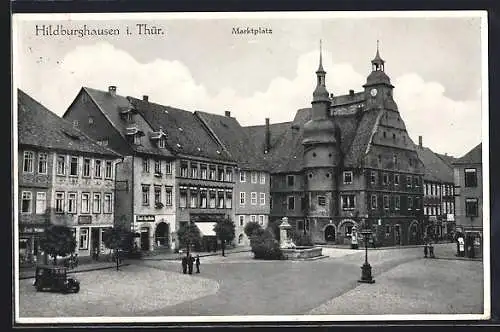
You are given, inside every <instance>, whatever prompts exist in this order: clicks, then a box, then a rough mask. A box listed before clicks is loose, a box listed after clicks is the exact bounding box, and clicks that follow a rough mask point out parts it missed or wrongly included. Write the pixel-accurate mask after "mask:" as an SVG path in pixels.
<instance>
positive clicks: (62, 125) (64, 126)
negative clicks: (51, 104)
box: [18, 89, 121, 157]
mask: <svg viewBox="0 0 500 332" xmlns="http://www.w3.org/2000/svg"><path fill="white" fill-rule="evenodd" d="M19 92H21V98H27V99H28V100H29V102H32V103H34V104H35V106H37V110H29V108H28V112H32V114H35V113H34V112H37V111H39V112H43V115H45V116H49V117H52V119H57V121H58V122H59V128H58V129H59V130H60V131H61V132H62V133H64V134H65V135H70V134H71V131H73V132H75V133H76V134H78V135H79V137H78V139H80V136H81V137H84V138H85V139H86V140H87V141H88V142H87V143H90V144H91V145H93V146H95V147H98V148H99V149H102V150H103V151H105V152H108V154H109V155H114V156H115V157H121V154H119V153H118V152H116V151H114V150H112V149H110V148H107V147H105V146H102V145H100V144H97V142H96V141H95V140H93V139H92V138H90V137H89V136H88V135H86V134H85V133H84V132H83V131H81V130H79V129H78V128H75V127H74V126H73V124H72V123H71V122H70V121H68V120H67V119H64V118H62V117H60V116H58V115H57V114H56V113H54V112H52V111H51V110H50V109H48V108H47V107H46V106H44V105H43V104H42V103H40V102H39V101H38V100H36V99H34V98H33V97H31V96H30V95H29V94H27V93H26V92H24V91H22V90H21V89H18V103H19V102H21V103H22V100H20V96H19ZM23 107H24V106H23ZM95 153H96V154H100V155H105V154H106V153H103V152H95Z"/></svg>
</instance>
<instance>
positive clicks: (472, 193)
mask: <svg viewBox="0 0 500 332" xmlns="http://www.w3.org/2000/svg"><path fill="white" fill-rule="evenodd" d="M453 174H454V181H455V213H456V228H457V232H458V233H461V234H463V235H465V236H466V238H469V239H471V241H472V242H473V243H474V246H475V247H476V255H478V254H479V253H481V252H482V243H483V167H482V144H481V143H480V144H478V145H477V146H476V147H474V148H473V149H472V150H471V151H469V152H468V153H467V154H465V155H464V156H463V157H461V158H458V159H457V160H455V161H454V162H453ZM466 250H467V249H466Z"/></svg>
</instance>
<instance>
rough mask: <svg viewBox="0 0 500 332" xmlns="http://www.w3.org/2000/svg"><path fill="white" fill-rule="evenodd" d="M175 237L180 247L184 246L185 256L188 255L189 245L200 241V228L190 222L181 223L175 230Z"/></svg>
mask: <svg viewBox="0 0 500 332" xmlns="http://www.w3.org/2000/svg"><path fill="white" fill-rule="evenodd" d="M177 237H178V239H179V244H180V245H181V247H184V246H186V248H187V252H186V257H187V256H189V252H190V250H191V245H193V244H195V245H197V244H199V243H200V242H201V235H200V230H199V229H198V227H196V225H194V224H193V223H192V222H187V223H183V224H181V225H180V227H179V230H177Z"/></svg>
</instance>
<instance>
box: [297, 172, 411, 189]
mask: <svg viewBox="0 0 500 332" xmlns="http://www.w3.org/2000/svg"><path fill="white" fill-rule="evenodd" d="M377 175H378V174H377V172H376V171H371V172H370V183H371V184H376V183H377ZM312 176H313V175H312V173H310V174H309V178H312ZM326 177H327V178H329V177H330V173H327V174H326ZM342 180H343V183H344V184H352V182H353V172H352V171H344V172H343V173H342ZM391 182H392V183H394V185H396V186H398V185H399V184H400V175H399V174H394V175H389V174H388V173H382V177H381V183H382V184H383V185H388V184H390V183H391ZM287 185H288V186H289V187H293V186H294V185H295V175H287ZM420 185H421V179H420V177H418V176H410V175H407V176H406V187H408V188H411V187H416V188H417V187H420Z"/></svg>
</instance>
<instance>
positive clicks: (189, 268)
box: [181, 254, 200, 274]
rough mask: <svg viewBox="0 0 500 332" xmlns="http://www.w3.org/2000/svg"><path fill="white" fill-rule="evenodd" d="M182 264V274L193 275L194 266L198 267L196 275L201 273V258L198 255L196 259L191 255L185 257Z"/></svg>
mask: <svg viewBox="0 0 500 332" xmlns="http://www.w3.org/2000/svg"><path fill="white" fill-rule="evenodd" d="M181 264H182V273H184V274H186V273H189V274H193V265H196V273H200V256H199V255H196V259H195V258H194V257H193V256H191V254H189V255H187V256H183V257H182V260H181Z"/></svg>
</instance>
